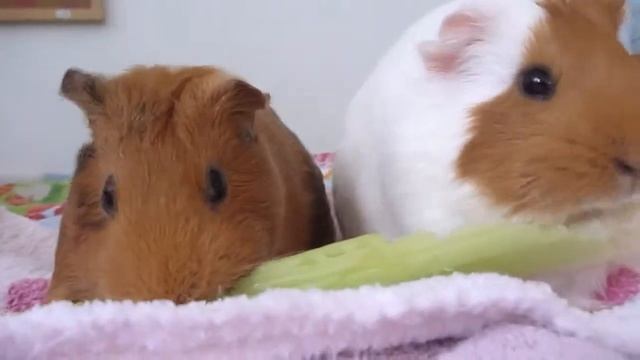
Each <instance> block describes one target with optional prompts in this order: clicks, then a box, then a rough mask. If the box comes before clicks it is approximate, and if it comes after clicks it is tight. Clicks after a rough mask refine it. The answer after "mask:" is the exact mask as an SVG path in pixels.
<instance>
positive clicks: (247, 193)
mask: <svg viewBox="0 0 640 360" xmlns="http://www.w3.org/2000/svg"><path fill="white" fill-rule="evenodd" d="M61 89H62V90H61V91H62V93H63V95H64V96H66V97H67V98H69V99H71V100H72V101H74V102H75V103H76V104H77V105H78V106H79V107H80V108H81V109H83V110H84V112H85V113H86V115H87V118H88V120H89V125H90V128H91V131H92V143H91V144H89V145H86V146H85V147H83V148H82V149H81V151H80V153H79V155H78V164H77V169H76V173H75V175H74V178H73V182H72V186H71V191H70V195H69V200H68V204H67V206H66V208H65V211H64V214H63V218H62V228H61V233H60V237H59V242H58V248H57V251H56V260H55V270H54V274H53V279H52V283H51V287H50V291H49V294H48V300H49V301H53V300H73V301H80V300H88V299H116V300H118V299H131V300H149V299H170V300H173V301H175V302H178V303H182V302H185V301H189V300H201V299H213V298H216V297H217V296H219V295H220V294H222V293H223V292H224V291H225V290H227V289H228V288H230V287H231V286H232V285H233V284H234V282H235V280H237V279H238V278H239V277H242V276H244V275H246V274H247V273H248V272H249V271H250V270H251V269H253V268H254V267H255V266H256V265H258V264H260V263H261V262H263V261H266V260H269V259H273V258H274V257H278V256H284V255H287V254H291V253H295V252H299V251H303V250H306V249H310V248H312V247H316V246H320V245H323V244H326V243H328V242H330V241H332V240H333V237H334V230H333V223H332V220H331V217H330V211H329V205H328V202H327V198H326V195H325V189H324V185H323V182H322V176H321V174H320V172H319V170H318V169H317V167H316V166H315V164H314V162H313V160H312V158H311V156H310V154H309V153H308V152H307V151H306V150H305V148H304V147H303V145H302V144H301V143H300V141H299V140H298V138H297V137H296V136H295V135H294V134H293V133H292V132H290V131H289V130H288V129H287V128H286V126H285V125H284V124H283V123H282V122H281V121H280V120H279V119H278V117H277V116H276V114H275V113H274V112H273V110H272V109H271V108H270V107H269V106H268V104H267V101H268V98H267V97H266V96H265V95H264V94H262V93H261V92H260V91H258V90H257V89H255V88H254V87H252V86H251V85H249V84H248V83H246V82H244V81H241V80H238V79H235V78H233V77H232V76H230V75H228V74H226V73H224V72H222V71H220V70H217V69H214V68H209V67H194V68H181V69H168V68H165V67H151V68H142V67H141V68H136V69H133V70H132V71H129V72H127V73H125V74H123V75H121V76H118V77H115V78H110V79H108V78H101V77H96V76H92V75H88V74H84V73H82V72H79V71H73V70H70V71H69V72H68V73H67V74H66V76H65V79H64V80H63V84H62V87H61ZM210 166H215V167H217V168H218V169H221V170H222V171H223V172H224V174H225V176H226V179H227V183H228V196H227V198H226V199H225V200H224V201H223V202H222V203H220V204H219V205H217V206H215V207H212V206H210V204H208V203H207V202H206V201H205V196H204V189H205V184H204V182H205V179H206V177H205V173H206V170H207V169H208V168H209V167H210ZM109 175H113V177H114V179H115V182H116V197H117V202H118V207H117V213H116V214H115V215H114V216H113V217H112V218H110V217H109V216H108V215H107V214H106V213H105V212H104V211H103V210H102V208H101V206H100V198H101V191H102V188H103V185H104V183H105V179H106V178H107V177H108V176H109Z"/></svg>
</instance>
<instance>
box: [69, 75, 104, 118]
mask: <svg viewBox="0 0 640 360" xmlns="http://www.w3.org/2000/svg"><path fill="white" fill-rule="evenodd" d="M60 93H61V94H62V96H64V97H65V98H67V99H69V100H71V101H72V102H73V103H74V104H76V105H77V106H78V107H79V108H80V109H82V111H84V112H85V113H87V114H93V113H96V112H98V111H100V110H102V108H103V106H104V93H105V80H104V78H102V77H100V76H96V75H93V74H88V73H85V72H83V71H81V70H78V69H68V70H67V71H66V72H65V74H64V77H63V78H62V83H61V85H60Z"/></svg>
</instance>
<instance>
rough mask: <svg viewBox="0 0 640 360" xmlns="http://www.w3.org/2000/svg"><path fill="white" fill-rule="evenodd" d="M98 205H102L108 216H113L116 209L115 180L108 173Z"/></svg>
mask: <svg viewBox="0 0 640 360" xmlns="http://www.w3.org/2000/svg"><path fill="white" fill-rule="evenodd" d="M100 206H102V210H103V211H104V212H105V213H106V214H107V215H109V216H114V215H115V213H116V211H117V203H116V182H115V180H114V179H113V175H109V176H108V177H107V180H106V181H105V182H104V187H103V188H102V197H101V199H100Z"/></svg>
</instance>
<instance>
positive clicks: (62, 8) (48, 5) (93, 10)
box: [0, 0, 105, 22]
mask: <svg viewBox="0 0 640 360" xmlns="http://www.w3.org/2000/svg"><path fill="white" fill-rule="evenodd" d="M104 19H105V11H104V2H103V0H0V22H102V21H104Z"/></svg>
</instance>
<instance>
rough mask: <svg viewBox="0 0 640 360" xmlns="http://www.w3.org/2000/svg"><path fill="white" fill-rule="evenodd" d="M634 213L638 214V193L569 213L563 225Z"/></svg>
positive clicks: (639, 197)
mask: <svg viewBox="0 0 640 360" xmlns="http://www.w3.org/2000/svg"><path fill="white" fill-rule="evenodd" d="M634 214H640V194H636V195H634V196H631V197H628V198H625V199H624V200H620V201H617V202H613V203H611V204H603V205H600V206H593V207H591V208H588V209H583V210H580V211H576V212H574V213H571V214H569V215H568V216H567V218H566V220H565V222H564V225H565V226H576V225H582V224H586V223H589V222H593V221H598V220H604V219H614V218H624V217H629V216H631V215H634Z"/></svg>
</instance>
